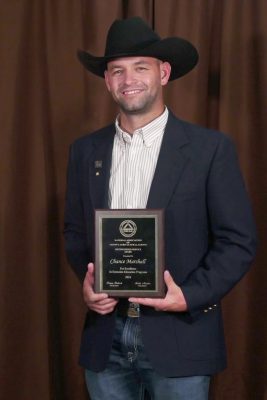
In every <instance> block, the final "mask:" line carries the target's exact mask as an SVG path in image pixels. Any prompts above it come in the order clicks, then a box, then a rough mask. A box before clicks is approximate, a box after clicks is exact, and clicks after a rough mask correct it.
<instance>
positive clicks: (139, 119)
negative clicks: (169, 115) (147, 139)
mask: <svg viewBox="0 0 267 400" xmlns="http://www.w3.org/2000/svg"><path fill="white" fill-rule="evenodd" d="M164 108H165V106H164V105H162V107H161V108H160V109H157V110H155V111H153V112H150V113H146V114H125V112H123V111H121V112H120V127H121V128H122V129H123V130H124V131H125V132H128V133H130V134H131V135H132V134H133V133H134V131H135V130H136V129H140V128H142V127H143V126H145V125H147V124H149V123H150V122H151V121H153V120H154V119H156V118H157V117H159V116H160V115H161V114H162V113H163V112H164Z"/></svg>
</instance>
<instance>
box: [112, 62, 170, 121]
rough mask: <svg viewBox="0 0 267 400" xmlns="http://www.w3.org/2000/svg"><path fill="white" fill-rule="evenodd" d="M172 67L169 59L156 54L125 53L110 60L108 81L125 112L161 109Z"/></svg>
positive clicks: (116, 100)
mask: <svg viewBox="0 0 267 400" xmlns="http://www.w3.org/2000/svg"><path fill="white" fill-rule="evenodd" d="M170 71H171V67H170V65H169V63H167V62H162V61H160V60H158V59H156V58H152V57H125V58H119V59H116V60H113V61H110V62H109V63H108V66H107V71H106V72H105V81H106V85H107V88H108V90H109V92H110V93H111V94H112V96H113V98H114V100H115V102H116V103H117V104H118V105H119V106H120V109H121V111H122V112H124V114H145V113H147V112H150V111H151V110H152V111H153V110H155V109H157V108H159V107H161V109H162V105H163V99H162V86H164V85H166V84H167V82H168V79H169V76H170Z"/></svg>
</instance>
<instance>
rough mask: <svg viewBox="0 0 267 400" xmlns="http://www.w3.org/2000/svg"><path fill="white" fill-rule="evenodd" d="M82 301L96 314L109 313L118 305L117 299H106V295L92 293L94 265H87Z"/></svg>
mask: <svg viewBox="0 0 267 400" xmlns="http://www.w3.org/2000/svg"><path fill="white" fill-rule="evenodd" d="M83 299H84V301H85V304H86V305H87V307H88V308H89V309H90V310H92V311H95V312H97V313H98V314H102V315H105V314H109V313H111V312H112V311H113V310H114V308H115V306H116V305H117V303H118V300H117V299H114V298H112V297H108V294H106V293H95V292H94V264H93V263H89V264H88V271H87V273H86V276H85V278H84V281H83Z"/></svg>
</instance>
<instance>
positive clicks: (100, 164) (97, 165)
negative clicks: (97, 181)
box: [95, 160, 102, 168]
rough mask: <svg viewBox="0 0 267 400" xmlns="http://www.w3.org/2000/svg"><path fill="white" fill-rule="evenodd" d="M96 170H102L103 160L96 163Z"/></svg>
mask: <svg viewBox="0 0 267 400" xmlns="http://www.w3.org/2000/svg"><path fill="white" fill-rule="evenodd" d="M95 168H102V160H96V161H95Z"/></svg>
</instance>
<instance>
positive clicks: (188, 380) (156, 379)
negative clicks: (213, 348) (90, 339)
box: [85, 317, 210, 400]
mask: <svg viewBox="0 0 267 400" xmlns="http://www.w3.org/2000/svg"><path fill="white" fill-rule="evenodd" d="M85 378H86V384H87V388H88V391H89V394H90V398H91V400H145V399H148V398H151V399H153V400H208V392H209V383H210V377H209V376H192V377H182V378H166V377H163V376H160V375H159V374H158V373H157V372H155V371H154V370H153V368H152V366H151V364H150V362H149V360H148V359H147V357H146V355H145V351H144V346H143V343H142V340H141V335H140V325H139V318H122V317H117V321H116V330H115V335H114V340H113V346H112V350H111V354H110V358H109V362H108V365H107V367H106V369H105V370H104V371H102V372H98V373H96V372H92V371H89V370H86V371H85ZM145 392H148V393H149V396H150V397H149V396H148V397H147V395H145Z"/></svg>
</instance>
